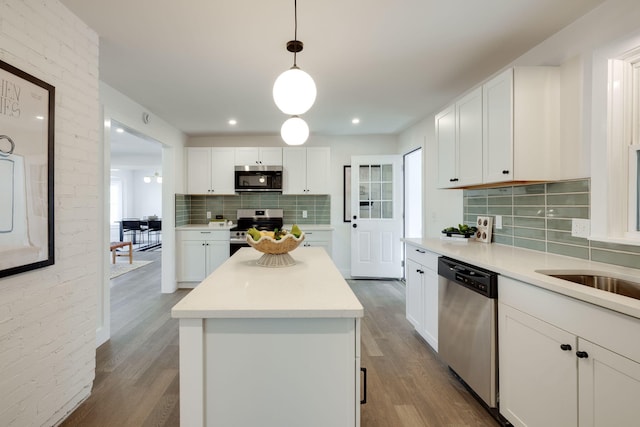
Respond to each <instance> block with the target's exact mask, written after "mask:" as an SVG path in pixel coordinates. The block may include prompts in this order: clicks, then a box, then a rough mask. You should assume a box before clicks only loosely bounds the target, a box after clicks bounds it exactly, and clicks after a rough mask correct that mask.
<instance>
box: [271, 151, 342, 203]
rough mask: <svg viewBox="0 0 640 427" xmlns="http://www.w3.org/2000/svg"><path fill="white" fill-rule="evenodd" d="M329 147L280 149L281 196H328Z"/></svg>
mask: <svg viewBox="0 0 640 427" xmlns="http://www.w3.org/2000/svg"><path fill="white" fill-rule="evenodd" d="M330 163H331V152H330V149H329V147H309V148H299V147H285V148H283V149H282V168H283V176H282V181H283V188H282V194H329V191H330V182H329V181H330V174H329V165H330Z"/></svg>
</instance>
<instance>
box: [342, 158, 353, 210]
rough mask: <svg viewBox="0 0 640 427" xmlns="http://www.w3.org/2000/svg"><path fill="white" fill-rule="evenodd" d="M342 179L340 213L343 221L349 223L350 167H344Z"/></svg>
mask: <svg viewBox="0 0 640 427" xmlns="http://www.w3.org/2000/svg"><path fill="white" fill-rule="evenodd" d="M342 179H343V189H344V190H343V193H342V194H343V199H342V203H343V205H342V212H343V218H342V219H343V221H344V222H351V165H345V166H344V167H343V171H342Z"/></svg>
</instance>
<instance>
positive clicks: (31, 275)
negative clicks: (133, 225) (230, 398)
mask: <svg viewBox="0 0 640 427" xmlns="http://www.w3.org/2000/svg"><path fill="white" fill-rule="evenodd" d="M0 8H1V9H0V59H2V60H3V61H5V62H8V63H10V64H11V65H14V66H16V67H18V68H19V69H21V70H23V71H26V72H27V73H30V74H32V75H34V76H36V77H38V78H40V79H42V80H44V81H46V82H48V83H50V84H52V85H53V86H55V88H56V98H55V165H54V171H55V172H54V176H55V180H54V183H55V185H54V192H55V194H54V210H55V222H54V224H53V225H54V227H55V229H54V230H55V264H54V265H53V266H50V267H46V268H42V269H38V270H34V271H31V272H27V273H23V274H20V275H16V276H10V277H6V278H2V279H0V391H1V394H0V396H1V398H0V420H1V421H0V424H2V425H3V426H40V425H54V424H56V423H57V422H58V421H59V420H60V419H62V418H63V417H64V416H65V415H66V414H67V413H69V412H70V411H71V410H73V409H74V407H76V406H77V405H78V404H79V403H80V402H81V401H82V400H84V399H85V398H86V397H88V395H89V393H90V391H91V386H92V383H93V379H94V368H95V333H96V330H95V318H96V289H97V287H98V285H99V284H100V283H101V277H102V274H103V271H102V264H101V263H100V258H101V253H102V251H101V250H100V248H99V247H98V242H99V241H100V238H99V237H100V232H101V231H100V227H99V224H100V223H101V221H103V220H104V217H103V212H102V208H101V205H102V191H101V186H102V173H103V170H102V162H101V160H99V159H100V157H101V145H100V140H99V135H98V125H99V121H100V114H99V112H100V110H99V102H98V36H97V35H96V34H95V32H93V31H92V30H90V29H89V28H88V27H87V26H86V25H84V24H83V23H82V22H81V21H80V20H79V19H78V18H77V17H75V16H74V15H72V14H71V13H70V12H69V11H68V10H67V9H66V8H65V7H64V6H62V4H61V3H60V2H58V1H57V0H47V1H41V0H3V1H2V3H1V4H0Z"/></svg>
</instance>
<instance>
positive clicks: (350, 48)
mask: <svg viewBox="0 0 640 427" xmlns="http://www.w3.org/2000/svg"><path fill="white" fill-rule="evenodd" d="M61 1H62V3H63V4H65V5H66V6H67V7H68V8H69V9H71V10H72V11H73V12H74V13H75V14H76V15H78V16H79V17H80V18H81V19H82V20H83V21H85V22H86V23H87V24H88V25H89V26H90V27H91V28H93V29H94V30H95V31H96V32H97V33H98V34H99V36H100V79H101V80H102V81H104V82H105V83H107V84H108V85H110V86H111V87H113V88H115V89H117V90H119V91H120V92H122V93H124V94H125V95H127V96H128V97H129V98H131V99H133V100H134V101H136V102H137V103H139V104H141V105H143V106H144V107H145V108H148V109H149V111H151V112H152V113H154V114H156V115H157V116H159V117H161V118H163V119H164V120H165V121H166V122H168V123H170V124H171V125H173V126H175V127H177V128H178V129H180V130H182V131H183V132H185V133H186V134H188V135H224V134H236V133H237V134H277V133H279V129H280V126H281V125H282V123H283V122H284V120H285V119H286V117H285V115H284V114H282V113H281V112H280V111H279V110H278V109H277V107H276V106H275V104H274V103H273V99H272V95H271V90H272V87H273V82H274V81H275V79H276V77H277V76H278V75H279V74H280V73H281V72H283V71H285V70H286V69H288V68H289V67H291V65H292V64H293V55H292V54H290V53H289V52H287V51H286V49H285V45H286V42H287V41H288V40H292V39H293V30H294V25H293V24H294V13H293V6H294V2H293V1H291V0H270V1H265V0H235V1H220V0H189V1H184V2H179V1H169V2H158V1H156V0H133V1H132V0H110V1H102V0H61ZM602 2H603V1H602V0H562V1H558V0H509V1H505V0H483V1H478V0H449V1H443V0H438V1H435V0H403V1H397V0H396V1H394V0H341V1H338V0H324V1H317V0H316V1H313V0H301V1H299V2H298V39H299V40H302V41H303V42H304V46H305V48H304V51H303V52H301V53H300V54H298V61H297V62H298V66H300V68H302V69H303V70H305V71H307V72H308V73H309V74H310V75H311V76H312V77H313V78H314V80H315V82H316V85H317V88H318V97H317V99H316V103H315V105H314V106H313V107H312V108H311V110H309V111H308V112H307V113H306V114H305V115H304V118H305V120H306V121H307V123H308V124H309V127H310V129H311V133H312V134H314V133H315V134H320V135H356V134H396V133H398V132H400V131H402V130H404V129H406V128H407V127H409V126H411V125H412V124H414V123H416V122H417V121H419V120H420V119H422V118H424V117H425V116H427V115H428V114H429V113H432V112H434V111H436V110H437V109H439V108H441V107H442V106H444V105H445V104H447V103H448V102H450V101H452V100H453V99H454V98H455V97H457V96H458V95H460V94H461V93H462V92H464V91H465V90H467V89H468V88H470V87H472V86H474V85H476V84H478V83H479V82H480V81H482V80H484V79H486V78H487V77H489V76H490V75H491V74H493V73H494V72H496V71H498V70H499V69H500V68H502V67H504V66H505V65H506V64H508V63H510V62H511V61H512V60H514V59H516V58H517V57H519V56H520V55H521V54H523V53H524V52H526V51H528V50H529V49H531V48H532V47H534V46H535V45H537V44H539V43H540V42H542V41H543V40H544V39H546V38H547V37H549V36H550V35H552V34H554V33H555V32H557V31H558V30H559V29H561V28H562V27H564V26H566V25H568V24H569V23H571V22H573V21H575V20H576V19H577V18H579V17H580V16H582V15H584V14H585V13H587V12H588V11H590V10H591V9H593V8H594V7H596V6H597V5H598V4H600V3H602ZM354 117H358V118H360V120H361V122H360V124H358V125H353V124H352V123H351V119H352V118H354ZM231 118H234V119H236V120H237V121H238V124H237V125H236V126H230V125H229V124H228V120H229V119H231Z"/></svg>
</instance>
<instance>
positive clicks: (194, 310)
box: [171, 247, 363, 318]
mask: <svg viewBox="0 0 640 427" xmlns="http://www.w3.org/2000/svg"><path fill="white" fill-rule="evenodd" d="M261 255H262V253H260V252H258V251H257V250H255V249H253V248H242V249H240V250H239V251H238V252H236V253H235V254H234V255H233V256H232V257H231V258H229V259H228V260H227V261H226V262H225V263H224V264H222V265H221V266H220V267H219V268H218V269H217V270H215V271H214V272H213V273H212V274H211V275H210V276H209V277H207V278H206V279H205V280H204V281H202V283H200V284H199V285H198V286H197V287H196V288H195V289H194V290H192V291H191V292H190V293H189V294H188V295H187V296H186V297H184V298H183V299H182V300H181V301H180V302H179V303H178V304H176V305H175V306H174V307H173V309H172V311H171V314H172V316H173V317H176V318H329V317H333V318H335V317H362V316H363V308H362V305H361V304H360V301H358V299H357V298H356V296H355V295H354V294H353V292H352V291H351V288H349V285H348V284H347V283H346V281H345V280H344V278H343V277H342V275H341V274H340V272H339V271H338V269H337V268H336V267H335V265H334V264H333V262H332V260H331V258H330V257H329V256H328V255H327V253H326V252H325V250H324V249H323V248H320V247H299V248H297V249H296V250H294V251H292V252H291V253H290V255H291V256H292V257H293V259H295V260H296V264H295V265H293V266H291V267H282V268H267V267H261V266H259V265H257V264H256V261H257V260H258V259H259V258H260V256H261Z"/></svg>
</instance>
